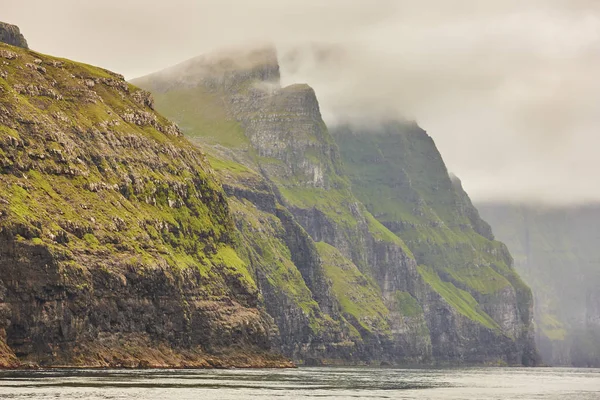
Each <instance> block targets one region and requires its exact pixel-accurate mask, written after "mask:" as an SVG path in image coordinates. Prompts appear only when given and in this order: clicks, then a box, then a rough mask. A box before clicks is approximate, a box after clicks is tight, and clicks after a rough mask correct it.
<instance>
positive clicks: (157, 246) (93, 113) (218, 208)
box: [0, 44, 256, 297]
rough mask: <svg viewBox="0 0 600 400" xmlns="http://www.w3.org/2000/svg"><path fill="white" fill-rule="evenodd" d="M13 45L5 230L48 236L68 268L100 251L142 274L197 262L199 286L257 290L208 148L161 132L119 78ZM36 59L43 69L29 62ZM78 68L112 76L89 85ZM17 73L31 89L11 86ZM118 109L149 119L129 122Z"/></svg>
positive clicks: (96, 258) (98, 262)
mask: <svg viewBox="0 0 600 400" xmlns="http://www.w3.org/2000/svg"><path fill="white" fill-rule="evenodd" d="M2 47H5V45H3V44H0V48H2ZM10 50H11V51H13V50H14V51H15V52H18V53H19V58H18V59H16V60H11V61H10V62H9V65H8V66H6V68H7V69H9V74H8V76H7V78H6V82H4V80H2V85H3V86H2V87H3V88H6V90H7V92H8V96H6V100H7V101H6V102H5V103H4V104H3V106H5V111H6V112H7V113H8V115H9V117H10V119H11V120H14V121H24V122H22V123H15V127H12V128H9V127H7V126H5V125H1V126H0V147H1V148H2V150H1V151H0V158H1V157H3V155H5V154H10V155H11V160H8V159H6V160H7V161H6V162H4V160H1V159H0V161H2V162H4V164H5V165H7V166H10V167H8V168H7V170H9V171H10V173H4V174H0V199H1V200H2V201H0V212H1V213H2V228H3V229H6V230H7V231H8V232H10V231H11V230H13V231H14V232H18V233H19V236H20V237H21V238H22V239H23V241H27V240H30V241H31V243H33V244H36V245H43V246H45V247H46V248H47V249H48V251H49V252H50V253H51V254H53V255H55V256H56V258H57V260H61V261H60V263H61V266H62V267H64V268H67V269H77V268H82V265H81V264H82V263H84V264H85V268H86V269H91V268H106V267H105V265H104V264H105V263H106V262H107V261H109V264H110V265H111V268H117V266H118V268H135V269H136V270H137V271H138V272H140V273H142V272H144V271H146V270H148V269H152V268H170V269H171V271H172V272H173V273H179V272H181V270H182V269H186V268H194V269H197V270H199V271H200V272H201V274H202V276H205V277H207V278H209V279H206V280H205V282H204V285H205V286H204V287H203V288H202V290H204V291H205V293H206V294H207V296H221V297H222V296H228V295H229V296H232V295H235V293H238V292H239V289H240V287H241V288H245V289H248V291H249V292H256V285H255V283H254V280H253V278H252V276H251V274H250V273H249V271H248V269H247V267H246V264H245V262H243V261H242V260H241V259H240V258H239V257H238V256H237V255H236V254H235V251H234V250H233V249H232V246H233V244H234V243H233V236H234V227H233V223H232V220H231V217H230V213H229V209H228V206H227V202H226V199H225V197H224V193H223V191H222V189H221V187H220V184H219V183H218V182H217V181H216V179H215V177H214V176H213V175H212V174H210V173H208V172H207V171H208V169H207V168H206V166H205V165H203V164H204V163H205V158H204V156H203V155H202V154H200V152H199V151H198V150H197V149H196V148H195V147H194V146H192V145H191V144H190V143H189V142H187V141H186V140H185V139H184V138H181V137H175V136H171V135H167V134H163V133H161V131H162V130H164V129H163V128H164V127H166V126H167V124H169V122H168V121H167V120H166V119H165V118H164V117H162V116H160V115H158V114H155V113H153V112H152V110H151V109H150V108H148V107H141V106H140V105H139V104H137V102H136V101H135V100H134V99H133V98H132V97H131V93H133V92H135V91H137V90H138V89H137V88H135V87H134V86H132V85H130V84H127V83H125V82H124V81H122V82H118V83H116V84H115V82H114V81H118V80H119V79H120V78H119V76H118V75H117V74H112V73H110V72H109V71H106V70H103V69H101V68H96V67H93V66H89V65H86V64H80V63H75V62H72V61H69V60H63V59H56V58H52V57H49V56H45V55H40V54H38V53H35V52H32V51H28V50H24V49H12V48H11V49H10ZM34 58H41V59H42V61H43V64H42V65H43V66H44V67H45V68H46V69H47V72H46V73H45V74H40V73H39V72H37V71H35V70H33V69H32V68H28V67H25V63H33V60H34ZM86 77H90V78H110V79H111V82H108V81H105V80H98V79H95V84H94V85H91V84H89V82H88V83H87V84H86V82H84V81H83V80H82V78H86ZM50 80H51V81H52V82H53V83H52V85H50V84H49V82H50ZM5 83H6V85H4V84H5ZM19 83H27V85H30V84H31V85H32V86H33V87H35V88H36V89H35V90H38V93H39V95H38V94H35V93H34V94H32V93H23V94H18V93H17V92H16V91H15V89H14V88H15V86H16V85H17V84H19ZM88 84H89V86H88ZM125 112H136V113H140V114H141V113H143V114H142V115H145V116H147V117H148V121H150V122H148V123H142V124H141V125H137V124H134V123H127V122H125V121H124V120H123V119H122V118H121V116H123V115H124V113H125ZM32 124H35V127H36V128H35V129H30V127H31V126H33V125H32ZM159 125H162V127H161V126H159ZM14 139H18V140H19V141H21V140H22V141H25V142H26V143H27V144H26V146H22V145H19V144H14V143H15V141H14ZM8 161H10V163H8ZM238 169H239V167H238ZM5 172H6V171H5ZM15 237H17V235H15ZM84 260H85V261H84ZM231 278H236V279H237V283H235V280H232V279H231ZM232 285H233V286H232Z"/></svg>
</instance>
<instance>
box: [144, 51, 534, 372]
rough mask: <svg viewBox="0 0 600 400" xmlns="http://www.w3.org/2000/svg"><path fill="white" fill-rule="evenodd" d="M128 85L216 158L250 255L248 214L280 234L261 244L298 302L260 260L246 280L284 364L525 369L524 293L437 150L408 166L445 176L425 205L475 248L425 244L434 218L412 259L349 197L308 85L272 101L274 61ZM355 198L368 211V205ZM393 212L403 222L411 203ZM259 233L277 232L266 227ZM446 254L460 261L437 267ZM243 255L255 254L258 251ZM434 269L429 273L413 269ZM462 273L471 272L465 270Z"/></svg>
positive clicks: (400, 183)
mask: <svg viewBox="0 0 600 400" xmlns="http://www.w3.org/2000/svg"><path fill="white" fill-rule="evenodd" d="M135 82H136V84H138V85H140V86H142V87H144V88H146V89H148V90H150V91H152V92H153V93H154V95H155V98H156V104H157V108H158V109H160V110H161V111H162V112H164V113H165V114H166V115H168V116H169V117H171V118H173V119H174V120H176V121H177V122H178V123H179V124H180V125H181V126H182V129H183V131H184V132H185V133H186V135H187V136H188V137H190V138H191V139H192V140H194V141H196V142H197V143H198V144H201V145H202V146H203V147H204V148H207V149H209V150H208V151H210V152H211V153H212V156H213V157H214V158H213V159H211V160H212V162H213V165H216V166H217V167H215V168H218V169H220V170H221V172H222V179H223V180H224V182H225V187H226V188H227V187H230V189H229V190H228V193H230V194H231V197H230V204H231V207H232V209H235V208H236V207H237V208H238V210H239V213H237V215H235V214H234V218H235V219H236V224H237V225H238V230H239V231H240V232H241V234H242V236H243V237H245V239H246V240H247V241H248V243H258V240H257V238H258V236H257V235H255V234H253V233H252V232H250V231H249V230H248V229H246V230H244V225H245V224H247V219H248V218H249V217H250V216H251V215H255V218H254V219H256V220H258V221H259V222H260V224H257V225H255V226H254V228H253V229H254V230H255V231H259V230H263V231H267V232H271V230H272V228H273V227H276V226H278V225H279V224H280V223H281V224H282V226H284V229H283V230H281V228H279V229H277V230H276V232H280V233H277V234H269V235H268V236H269V237H274V238H277V242H278V243H277V245H276V247H278V248H279V249H280V251H279V252H278V254H279V255H278V260H279V261H280V262H281V261H282V260H283V261H284V264H285V265H286V267H287V272H286V274H287V275H288V277H292V276H295V278H294V279H297V278H298V276H299V277H301V279H302V283H303V284H299V285H297V287H299V288H301V289H302V291H303V292H302V293H303V294H302V296H304V297H301V296H300V294H299V293H296V292H295V290H289V287H287V285H286V284H283V283H282V282H281V281H279V282H278V281H276V280H275V279H274V277H273V276H272V275H271V274H273V273H274V268H273V260H271V259H269V258H268V257H270V256H271V255H270V254H267V257H265V255H264V254H257V256H256V258H255V259H256V262H255V264H256V265H258V267H257V268H256V270H255V274H256V276H258V278H257V281H258V282H262V283H261V284H260V286H261V290H262V291H263V293H264V296H265V298H266V299H267V298H269V299H270V301H274V302H277V304H276V305H271V306H269V304H267V308H268V309H269V313H270V314H271V315H272V316H273V318H274V319H275V320H276V321H277V324H278V326H279V330H280V332H282V341H283V342H284V343H287V347H286V346H284V351H285V352H286V354H289V355H290V356H292V357H295V358H297V359H300V360H302V359H305V360H306V359H312V358H314V357H316V358H320V359H321V360H323V359H328V358H333V359H336V360H341V361H349V360H350V361H352V360H354V361H356V360H362V361H367V362H373V361H386V362H427V361H430V360H436V361H440V362H444V361H446V362H498V361H499V362H506V363H509V364H520V363H526V364H530V363H532V362H534V358H535V349H534V347H533V341H532V336H531V335H532V330H531V313H530V308H531V299H530V297H531V294H530V292H529V290H528V289H527V287H526V286H524V285H523V284H522V283H521V282H520V280H519V279H518V276H517V275H516V274H515V273H514V271H512V269H511V267H510V262H511V259H510V255H508V253H507V252H506V250H505V248H504V247H503V246H502V245H501V244H500V243H497V242H492V240H491V231H490V228H489V226H487V224H485V223H484V222H483V221H482V220H481V219H480V218H479V217H478V215H477V212H476V210H475V209H474V208H473V207H472V205H471V204H470V201H469V200H468V197H467V196H466V194H464V192H462V191H459V190H457V189H456V188H455V183H453V182H452V181H451V180H450V178H449V176H448V174H447V172H446V170H445V167H444V166H443V162H442V161H441V157H439V154H438V153H437V151H436V150H435V146H433V143H432V142H431V143H430V145H431V146H432V149H433V150H432V149H431V148H429V149H424V150H426V151H425V152H421V153H418V154H416V155H415V157H414V159H413V160H411V162H414V163H415V164H414V165H413V167H414V168H416V169H419V168H421V167H422V168H425V167H427V168H429V169H430V170H432V171H439V170H441V171H442V175H441V177H440V176H431V178H433V179H435V180H437V181H436V182H432V185H434V186H436V185H440V186H443V187H444V189H445V190H443V191H440V193H441V194H442V196H440V197H439V198H437V197H436V196H435V195H434V194H433V193H432V199H435V201H437V202H439V203H440V204H442V205H444V206H445V207H446V209H448V210H450V212H452V213H460V216H461V221H460V223H461V224H464V225H465V227H464V228H465V229H469V230H470V231H471V233H470V235H471V236H472V237H473V240H470V239H471V238H470V237H469V240H467V241H466V242H465V243H461V242H459V241H457V242H456V243H454V242H450V241H449V242H448V243H447V244H446V245H444V246H431V245H428V243H429V242H431V241H432V240H435V238H436V237H437V236H438V235H439V233H438V232H436V231H435V230H429V227H430V226H435V224H441V223H442V222H441V221H440V219H439V218H438V219H435V220H427V221H426V222H425V223H424V226H425V227H427V229H425V230H423V231H418V234H419V235H421V236H420V237H419V238H415V239H414V240H413V241H412V242H413V243H412V244H414V248H410V249H409V247H410V246H407V245H406V243H405V241H406V240H403V239H402V238H401V236H398V235H396V234H394V233H393V232H392V231H395V232H397V233H400V231H401V230H402V229H398V226H401V225H402V224H403V223H404V222H408V223H411V222H412V221H402V220H389V221H388V220H386V219H385V218H378V219H380V220H381V221H385V222H386V223H387V222H389V224H388V227H386V226H384V225H383V224H382V223H381V222H380V221H379V220H378V219H376V218H374V217H373V215H371V213H369V211H367V208H366V207H365V206H364V205H363V203H362V202H361V201H360V200H359V199H357V198H356V197H355V196H354V194H353V189H351V186H350V180H349V179H348V176H347V175H346V172H345V168H344V166H343V164H342V162H341V157H340V152H339V150H338V146H337V144H336V143H335V141H334V139H333V137H332V136H331V135H330V134H329V131H328V129H327V127H326V126H325V124H324V122H323V120H322V118H321V114H320V111H319V105H318V101H317V99H316V96H315V93H314V91H313V90H312V89H311V88H310V87H308V86H306V85H292V86H289V87H285V88H281V87H280V86H279V82H278V66H277V60H276V56H275V54H274V52H273V51H269V50H261V51H256V52H250V53H248V54H242V55H240V54H236V55H231V54H225V55H224V54H221V55H219V56H215V57H202V58H197V59H194V60H190V61H188V62H186V63H184V64H181V65H179V66H175V67H173V68H170V69H168V70H165V71H162V72H159V73H156V74H153V75H150V76H147V77H144V78H141V79H139V80H136V81H135ZM340 140H342V139H341V138H340ZM340 144H341V145H342V147H344V144H343V143H340ZM342 154H343V153H342ZM375 157H377V155H375ZM248 170H250V171H252V172H253V174H255V176H256V177H257V178H256V180H255V182H254V183H253V182H251V181H250V180H249V179H247V177H246V176H245V175H246V174H247V171H248ZM444 174H445V175H444ZM433 175H435V174H433ZM438 175H439V174H438ZM415 176H416V175H413V178H414V177H415ZM379 178H381V179H389V180H388V181H386V182H385V185H388V186H389V188H388V189H387V190H388V192H389V191H390V190H396V189H399V188H402V187H406V188H408V193H409V195H410V196H413V198H414V200H415V204H414V206H415V207H416V209H417V214H418V213H419V212H420V211H419V210H421V209H423V210H424V211H423V212H429V213H431V212H433V211H432V209H429V210H425V208H426V205H425V204H424V201H423V199H419V198H418V195H416V194H415V191H414V190H413V191H411V190H410V186H411V183H410V179H411V177H410V176H408V174H407V173H406V172H403V171H402V170H401V169H400V170H394V171H393V173H390V174H387V175H382V176H381V177H379ZM379 178H376V179H379ZM428 178H430V176H425V177H423V179H428ZM259 182H260V183H259ZM385 185H382V186H385ZM261 187H262V188H267V187H268V188H270V191H271V192H272V193H273V196H274V198H273V200H272V201H271V200H269V201H268V203H269V207H271V208H270V209H268V208H267V207H264V206H261V204H262V203H263V201H264V200H265V199H266V198H268V195H266V194H264V193H263V194H259V193H257V192H258V190H256V189H257V188H261ZM390 188H391V189H390ZM362 189H364V188H362V187H361V185H359V191H360V190H362ZM380 189H382V187H378V188H377V190H380ZM261 191H262V190H261ZM266 192H268V190H267V191H266ZM401 193H402V194H403V195H404V192H403V191H401ZM448 193H449V194H448ZM359 194H360V193H359ZM359 198H360V199H361V200H363V202H366V203H367V205H368V204H369V202H368V201H367V200H368V198H367V197H366V196H364V197H361V196H360V195H359ZM389 199H393V200H392V201H391V203H392V204H393V207H398V208H400V209H401V208H403V207H406V206H407V204H408V202H407V201H405V199H398V201H395V200H396V199H394V198H393V197H389V198H388V200H387V201H388V202H390V201H389ZM436 204H437V203H436ZM242 205H243V207H245V208H246V210H245V211H244V210H243V208H242ZM254 207H255V208H256V209H257V210H260V211H261V213H256V212H255V211H254ZM273 207H275V209H276V211H273ZM457 210H460V211H457ZM438 211H439V210H438ZM259 216H260V218H259ZM275 218H276V219H275ZM268 220H270V221H274V224H273V223H272V222H271V223H270V224H269V225H270V227H269V226H265V224H264V223H265V221H268ZM277 220H279V221H277ZM452 222H454V221H452ZM431 224H433V225H431ZM292 226H293V227H294V228H293V229H292V230H291V231H290V229H289V228H290V227H292ZM300 226H301V228H300ZM388 228H390V229H391V230H390V229H388ZM453 228H455V229H456V230H457V231H460V229H462V226H456V227H454V226H453ZM298 232H305V234H302V235H299V234H298ZM306 234H307V235H308V236H306ZM448 234H456V231H455V230H452V231H450V232H449V233H448ZM409 239H410V238H409ZM480 242H483V244H482V243H480ZM299 243H302V246H300V247H298V246H297V244H299ZM283 245H284V246H283ZM455 245H456V246H458V247H460V248H461V249H464V250H465V252H464V254H463V253H461V252H455V253H454V255H455V254H456V253H458V254H460V255H461V258H460V259H456V260H454V259H453V260H451V261H447V260H444V259H445V257H446V250H447V249H448V248H452V247H453V246H455ZM475 245H477V247H475ZM249 247H254V248H256V253H260V251H259V250H258V248H259V247H260V246H256V245H254V246H249ZM314 248H316V253H315V251H314ZM411 250H412V251H411ZM415 251H417V252H418V254H415ZM288 252H289V253H288ZM282 254H284V256H283V257H282V256H281V255H282ZM450 256H451V257H452V256H453V254H452V253H450ZM434 259H435V260H437V261H438V262H436V263H434V262H422V261H427V260H434ZM489 259H493V260H494V262H495V263H493V262H491V261H489ZM288 261H289V262H288ZM417 261H418V262H419V263H420V264H423V265H421V266H418V264H417ZM470 263H471V264H475V263H477V264H481V265H477V266H476V268H469V267H468V266H469V265H470ZM461 267H462V269H461ZM494 268H497V269H498V270H501V271H500V272H498V271H496V270H495V269H494ZM261 271H262V272H261ZM461 273H462V274H461ZM261 274H262V278H261ZM451 274H454V275H456V276H458V277H459V278H460V279H458V278H457V279H454V280H453V279H451V278H452V277H451ZM277 275H279V274H277ZM294 282H297V283H299V282H300V281H298V280H294ZM455 284H456V285H455ZM469 284H470V285H469ZM473 286H474V287H475V289H473ZM480 286H485V288H483V289H481V288H480ZM304 288H306V289H307V291H304ZM477 289H480V290H477ZM277 295H279V296H277ZM301 299H304V300H301ZM309 299H310V300H312V301H313V302H314V303H310V301H308V300H309ZM267 303H268V302H267ZM280 304H282V305H284V307H280V306H279V305H280ZM309 304H312V305H311V306H310V307H313V308H310V309H309V307H308V305H309ZM300 309H301V310H302V312H300ZM291 310H295V311H291ZM290 311H291V312H290ZM286 313H287V314H286ZM321 315H323V316H324V317H321ZM291 316H293V317H292V318H289V317H291ZM302 316H308V318H304V319H303V318H302ZM324 321H329V322H328V323H324ZM294 343H299V344H300V346H298V345H296V346H295V347H294V345H293V344H294ZM309 343H310V345H309ZM315 343H322V346H321V348H318V347H315V346H314V344H315ZM298 347H300V348H301V349H300V350H299V351H298ZM314 350H316V351H314ZM319 352H320V353H319ZM330 361H331V360H330Z"/></svg>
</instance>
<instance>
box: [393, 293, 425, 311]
mask: <svg viewBox="0 0 600 400" xmlns="http://www.w3.org/2000/svg"><path fill="white" fill-rule="evenodd" d="M394 300H395V302H396V306H397V308H398V310H400V312H401V313H402V315H404V316H405V317H417V316H419V315H423V309H422V308H421V306H420V305H419V303H418V302H417V299H415V298H414V297H412V296H411V295H410V293H408V292H402V291H399V290H398V291H396V292H395V293H394Z"/></svg>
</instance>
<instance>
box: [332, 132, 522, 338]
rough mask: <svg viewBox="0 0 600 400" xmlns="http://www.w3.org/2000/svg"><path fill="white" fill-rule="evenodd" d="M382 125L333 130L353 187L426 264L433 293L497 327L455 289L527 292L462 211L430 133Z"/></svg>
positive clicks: (499, 250) (498, 247) (504, 256)
mask: <svg viewBox="0 0 600 400" xmlns="http://www.w3.org/2000/svg"><path fill="white" fill-rule="evenodd" d="M386 129H387V131H385V130H383V131H380V132H378V133H364V132H363V133H355V132H351V131H350V130H349V128H339V129H336V130H334V137H335V138H336V140H337V142H338V143H339V145H340V150H341V152H342V157H343V159H344V162H345V165H346V169H347V171H348V175H349V176H350V179H351V181H352V184H353V190H354V192H355V193H356V195H357V197H358V198H359V199H360V200H361V201H362V202H363V203H364V204H365V205H366V206H367V209H368V210H369V211H370V212H371V213H372V214H373V215H374V216H375V217H376V218H377V219H378V220H379V221H381V222H383V224H384V225H387V226H388V227H390V228H391V229H392V230H393V231H394V232H395V233H396V234H397V235H398V236H399V237H401V238H402V239H403V240H404V242H405V243H406V244H407V246H408V247H409V248H410V249H411V250H412V253H413V254H414V255H415V257H416V259H417V261H418V262H419V263H420V264H421V265H425V266H427V267H429V268H421V269H420V272H421V274H422V275H423V277H424V278H425V279H426V281H427V282H429V283H430V285H432V286H433V287H434V289H435V290H436V291H438V293H440V294H442V296H444V298H445V299H446V300H447V301H448V302H449V303H450V304H452V305H453V306H455V308H456V309H457V310H459V311H460V312H461V313H462V314H463V315H465V316H468V317H469V318H471V319H473V320H476V321H478V322H480V323H482V324H484V325H485V326H487V327H490V328H497V324H496V323H491V321H490V320H491V319H490V317H489V316H487V314H485V313H484V312H483V311H482V310H481V309H480V308H479V307H478V306H477V303H476V301H475V300H474V299H473V298H472V296H470V295H469V296H470V297H471V299H469V300H468V301H461V304H458V303H457V301H456V300H457V299H461V298H462V296H460V295H457V294H458V293H459V292H457V291H460V293H463V292H464V291H465V290H466V291H469V292H471V293H473V294H474V295H475V294H480V295H492V294H494V293H497V292H499V291H501V290H502V289H503V288H505V287H507V286H509V285H511V284H513V285H514V286H515V287H516V288H517V291H518V292H519V291H522V292H523V293H524V296H527V295H528V293H529V292H528V289H527V288H526V286H525V285H524V284H523V283H522V282H521V280H520V279H519V277H518V276H517V274H516V273H515V272H514V271H513V270H512V268H511V267H510V256H508V253H507V252H506V251H505V250H504V246H503V245H502V244H501V243H499V242H495V241H493V240H490V239H489V237H486V236H488V232H487V231H486V229H485V225H483V226H482V227H480V226H479V225H477V224H478V223H479V221H477V220H476V219H475V218H474V217H472V216H471V215H469V213H467V212H466V211H465V209H467V210H468V207H469V206H470V202H468V203H466V204H465V199H464V198H463V197H462V193H460V192H458V191H457V189H456V187H455V184H453V182H452V181H451V179H450V177H449V176H448V172H447V170H446V167H445V165H444V164H443V161H442V159H441V157H440V155H439V153H438V152H437V150H436V149H435V145H434V144H433V141H432V140H431V138H429V137H428V136H427V135H426V134H425V133H424V132H422V131H421V130H420V129H418V128H416V127H414V126H409V125H401V124H397V125H395V126H391V127H390V126H388V127H387V128H386ZM464 196H466V195H464ZM467 201H468V198H467ZM443 281H446V282H447V284H440V282H443ZM455 289H456V290H455ZM451 292H452V293H451ZM464 293H466V292H464ZM525 300H527V299H525Z"/></svg>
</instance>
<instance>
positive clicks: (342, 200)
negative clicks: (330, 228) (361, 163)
mask: <svg viewBox="0 0 600 400" xmlns="http://www.w3.org/2000/svg"><path fill="white" fill-rule="evenodd" d="M279 191H280V192H281V195H282V196H283V198H284V199H285V201H286V202H288V203H289V204H290V205H291V206H293V207H298V208H313V207H316V208H318V209H319V210H320V211H322V212H323V213H324V214H325V215H327V217H329V218H330V219H331V221H332V222H335V223H338V224H340V225H341V226H346V227H355V226H356V224H357V221H356V218H355V217H354V216H353V215H352V213H351V211H350V203H351V202H352V200H353V196H352V194H351V192H350V191H349V190H336V189H329V190H327V189H321V188H315V187H289V186H279Z"/></svg>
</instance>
